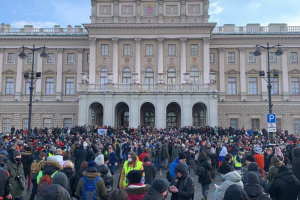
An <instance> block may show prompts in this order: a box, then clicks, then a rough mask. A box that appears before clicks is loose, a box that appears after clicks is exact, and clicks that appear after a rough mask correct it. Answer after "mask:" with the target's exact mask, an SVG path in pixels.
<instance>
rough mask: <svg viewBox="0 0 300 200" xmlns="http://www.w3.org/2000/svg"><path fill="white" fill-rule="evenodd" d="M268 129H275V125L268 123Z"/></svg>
mask: <svg viewBox="0 0 300 200" xmlns="http://www.w3.org/2000/svg"><path fill="white" fill-rule="evenodd" d="M268 128H276V123H268Z"/></svg>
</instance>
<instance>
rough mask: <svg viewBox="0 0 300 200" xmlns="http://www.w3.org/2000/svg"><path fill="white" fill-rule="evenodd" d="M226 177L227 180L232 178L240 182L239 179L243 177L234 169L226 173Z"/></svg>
mask: <svg viewBox="0 0 300 200" xmlns="http://www.w3.org/2000/svg"><path fill="white" fill-rule="evenodd" d="M224 179H225V181H226V180H230V181H233V182H239V181H241V179H242V177H241V175H240V174H239V173H237V172H236V171H233V172H229V173H227V174H225V176H224Z"/></svg>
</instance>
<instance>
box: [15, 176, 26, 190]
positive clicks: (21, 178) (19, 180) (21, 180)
mask: <svg viewBox="0 0 300 200" xmlns="http://www.w3.org/2000/svg"><path fill="white" fill-rule="evenodd" d="M15 179H16V180H18V182H19V184H20V188H21V190H22V191H24V190H25V180H24V178H23V177H22V176H20V175H19V176H17V177H16V178H15Z"/></svg>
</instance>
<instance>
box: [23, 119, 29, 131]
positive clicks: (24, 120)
mask: <svg viewBox="0 0 300 200" xmlns="http://www.w3.org/2000/svg"><path fill="white" fill-rule="evenodd" d="M27 129H28V119H27V118H26V119H23V130H27Z"/></svg>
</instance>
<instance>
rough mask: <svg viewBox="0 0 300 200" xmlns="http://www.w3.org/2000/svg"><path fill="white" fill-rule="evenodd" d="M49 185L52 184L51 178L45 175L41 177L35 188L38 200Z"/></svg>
mask: <svg viewBox="0 0 300 200" xmlns="http://www.w3.org/2000/svg"><path fill="white" fill-rule="evenodd" d="M51 183H52V178H51V176H50V175H47V174H45V175H43V176H42V178H41V179H40V182H39V184H38V187H37V198H40V197H42V196H43V195H44V191H45V190H46V188H47V187H48V186H49V185H51Z"/></svg>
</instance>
